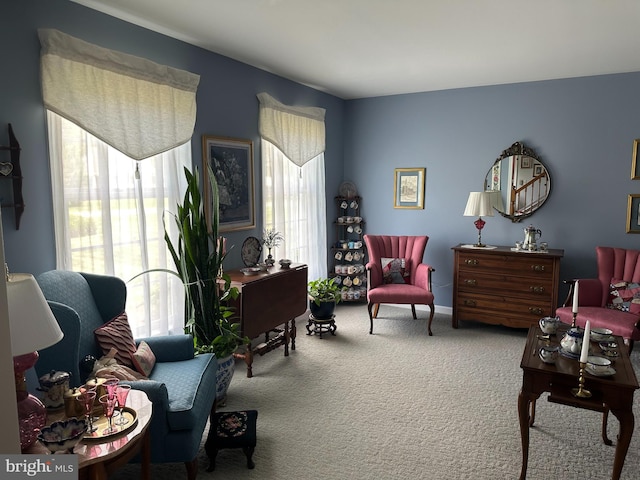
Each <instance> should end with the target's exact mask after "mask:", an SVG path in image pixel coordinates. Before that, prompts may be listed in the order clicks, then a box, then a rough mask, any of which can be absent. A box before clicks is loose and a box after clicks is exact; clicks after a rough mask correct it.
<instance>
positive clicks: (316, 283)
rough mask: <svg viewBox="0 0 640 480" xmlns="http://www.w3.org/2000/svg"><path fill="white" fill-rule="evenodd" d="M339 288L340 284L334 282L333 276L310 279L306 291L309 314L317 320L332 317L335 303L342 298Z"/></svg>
mask: <svg viewBox="0 0 640 480" xmlns="http://www.w3.org/2000/svg"><path fill="white" fill-rule="evenodd" d="M340 290H341V289H340V286H339V285H337V284H336V283H335V278H318V279H316V280H312V281H310V282H309V283H308V284H307V293H308V295H309V309H310V310H311V315H313V316H314V317H315V318H316V319H318V320H328V319H330V318H332V317H333V312H334V310H335V308H336V305H337V304H338V303H339V302H340V300H341V298H342V295H341V293H340Z"/></svg>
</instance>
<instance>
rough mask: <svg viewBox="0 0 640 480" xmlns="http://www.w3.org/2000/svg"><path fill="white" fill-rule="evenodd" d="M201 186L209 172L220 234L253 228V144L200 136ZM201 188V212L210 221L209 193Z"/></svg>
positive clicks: (244, 141) (207, 189) (231, 139)
mask: <svg viewBox="0 0 640 480" xmlns="http://www.w3.org/2000/svg"><path fill="white" fill-rule="evenodd" d="M202 162H203V167H204V168H203V174H204V184H205V185H206V186H208V185H209V172H208V169H207V165H210V166H211V170H212V171H213V174H214V176H215V178H216V182H217V184H218V197H219V203H220V227H219V230H220V232H231V231H234V230H248V229H250V228H254V227H255V226H256V219H255V201H254V187H253V142H252V141H251V140H242V139H238V138H229V137H215V136H211V135H203V136H202ZM209 190H210V189H209V188H208V187H206V188H205V213H206V215H207V218H211V213H210V212H209V210H210V208H211V207H210V203H211V192H210V191H209Z"/></svg>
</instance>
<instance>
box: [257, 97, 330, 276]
mask: <svg viewBox="0 0 640 480" xmlns="http://www.w3.org/2000/svg"><path fill="white" fill-rule="evenodd" d="M258 99H259V100H260V124H259V128H260V135H261V137H262V141H261V152H262V195H263V200H262V205H263V219H264V227H265V228H274V229H276V230H277V231H279V232H280V233H282V234H283V236H284V239H285V240H284V243H283V245H282V246H281V247H278V249H277V253H276V252H274V254H275V255H277V256H276V258H289V259H291V260H292V261H294V262H299V263H305V264H307V265H308V267H309V279H316V278H319V277H326V275H327V225H326V223H327V222H326V218H327V214H326V208H327V207H326V195H325V172H324V170H325V167H324V149H325V126H324V114H325V110H324V109H323V108H317V107H292V106H287V105H283V104H281V103H280V102H278V101H277V100H275V99H273V98H272V97H271V96H269V95H268V94H266V93H260V94H258Z"/></svg>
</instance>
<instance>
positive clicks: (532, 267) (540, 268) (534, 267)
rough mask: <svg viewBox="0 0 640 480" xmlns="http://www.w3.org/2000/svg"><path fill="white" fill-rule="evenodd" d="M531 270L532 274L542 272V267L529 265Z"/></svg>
mask: <svg viewBox="0 0 640 480" xmlns="http://www.w3.org/2000/svg"><path fill="white" fill-rule="evenodd" d="M531 270H533V271H534V272H544V265H531Z"/></svg>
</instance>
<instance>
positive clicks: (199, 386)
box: [149, 354, 217, 430]
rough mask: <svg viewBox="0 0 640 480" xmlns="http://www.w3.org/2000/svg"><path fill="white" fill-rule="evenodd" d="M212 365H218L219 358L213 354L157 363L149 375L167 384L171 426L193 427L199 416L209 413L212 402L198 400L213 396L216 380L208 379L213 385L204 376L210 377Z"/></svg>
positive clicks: (181, 428)
mask: <svg viewBox="0 0 640 480" xmlns="http://www.w3.org/2000/svg"><path fill="white" fill-rule="evenodd" d="M211 368H212V369H214V372H215V369H217V361H216V359H215V356H214V355H211V354H201V355H197V356H195V357H194V358H192V359H191V360H186V361H178V362H165V363H156V365H155V367H154V369H153V371H152V372H151V376H150V377H149V379H150V380H155V381H157V382H162V383H164V384H165V385H166V387H167V392H168V396H169V408H168V409H167V412H166V413H167V422H168V423H169V429H170V430H190V429H193V428H194V426H195V425H196V423H197V421H198V419H201V418H202V416H203V415H204V416H205V417H206V416H207V415H208V410H209V406H208V405H207V406H199V403H200V402H198V400H199V398H202V399H210V398H211V392H213V395H214V396H215V388H216V386H215V382H208V383H214V385H207V382H203V377H205V376H206V377H208V375H205V372H206V371H207V370H208V369H211ZM209 378H210V377H209ZM214 378H215V375H214ZM209 403H210V402H209Z"/></svg>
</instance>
